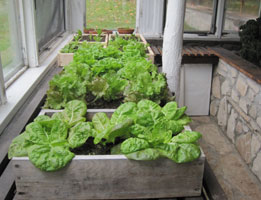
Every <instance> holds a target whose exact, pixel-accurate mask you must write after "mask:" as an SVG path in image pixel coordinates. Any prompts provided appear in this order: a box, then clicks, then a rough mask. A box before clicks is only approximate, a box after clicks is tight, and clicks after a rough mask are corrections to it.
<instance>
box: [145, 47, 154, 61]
mask: <svg viewBox="0 0 261 200" xmlns="http://www.w3.org/2000/svg"><path fill="white" fill-rule="evenodd" d="M147 49H148V52H149V53H148V54H147V56H148V59H149V60H150V61H151V62H152V63H154V61H155V53H154V52H153V51H152V49H151V48H150V47H148V48H147Z"/></svg>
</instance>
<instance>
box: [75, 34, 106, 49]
mask: <svg viewBox="0 0 261 200" xmlns="http://www.w3.org/2000/svg"><path fill="white" fill-rule="evenodd" d="M90 36H98V34H82V37H83V38H84V37H90ZM101 36H103V37H105V41H104V42H97V41H87V40H81V41H80V43H82V42H83V41H86V42H87V43H100V44H102V45H103V46H105V47H106V46H107V44H108V38H109V36H108V34H101ZM71 41H73V39H72V40H71Z"/></svg>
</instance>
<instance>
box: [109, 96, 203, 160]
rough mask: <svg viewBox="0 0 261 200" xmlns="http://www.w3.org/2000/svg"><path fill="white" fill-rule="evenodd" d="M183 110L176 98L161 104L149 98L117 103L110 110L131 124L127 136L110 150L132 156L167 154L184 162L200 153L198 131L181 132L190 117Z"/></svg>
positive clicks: (142, 156)
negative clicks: (121, 103) (117, 105)
mask: <svg viewBox="0 0 261 200" xmlns="http://www.w3.org/2000/svg"><path fill="white" fill-rule="evenodd" d="M185 111H186V107H182V108H178V106H177V103H176V102H169V103H167V104H166V105H165V106H164V107H163V108H161V107H160V106H159V105H158V104H156V103H155V102H152V101H150V100H142V101H140V102H139V103H137V104H135V103H125V104H123V105H121V106H120V107H119V108H118V109H117V111H116V112H115V113H114V114H115V115H116V116H118V118H119V119H122V120H123V119H124V120H126V119H132V120H133V121H134V124H133V125H132V126H131V127H130V137H129V138H127V139H126V140H125V141H124V142H123V143H121V144H120V145H118V146H115V147H114V148H113V149H112V151H111V152H112V153H113V154H118V153H123V154H124V155H126V157H127V158H129V159H134V160H155V159H157V158H159V157H167V158H169V159H171V160H173V161H174V162H176V163H185V162H190V161H193V160H195V159H197V158H198V157H199V156H200V148H199V146H198V144H197V141H198V139H199V138H200V137H201V134H200V133H199V132H194V131H187V130H185V131H183V132H181V131H182V130H183V129H184V126H185V125H187V124H188V123H189V122H190V121H191V120H190V118H189V117H188V116H186V115H185ZM119 119H118V120H119ZM111 120H113V118H112V119H111Z"/></svg>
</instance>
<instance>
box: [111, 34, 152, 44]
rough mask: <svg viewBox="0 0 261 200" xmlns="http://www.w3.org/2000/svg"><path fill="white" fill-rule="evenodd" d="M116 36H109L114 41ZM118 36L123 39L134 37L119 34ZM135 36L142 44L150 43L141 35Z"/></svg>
mask: <svg viewBox="0 0 261 200" xmlns="http://www.w3.org/2000/svg"><path fill="white" fill-rule="evenodd" d="M115 36H116V34H110V35H109V40H113V39H114V38H115ZM118 36H120V37H123V38H129V37H131V36H132V35H130V34H118ZM135 36H136V38H137V40H138V41H139V42H142V43H144V44H148V42H147V41H146V39H145V38H144V37H143V35H141V34H135Z"/></svg>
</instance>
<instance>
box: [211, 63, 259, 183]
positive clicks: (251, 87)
mask: <svg viewBox="0 0 261 200" xmlns="http://www.w3.org/2000/svg"><path fill="white" fill-rule="evenodd" d="M260 91H261V85H260V84H258V83H257V82H255V81H254V80H252V79H251V78H249V77H247V76H246V75H244V74H243V73H241V72H239V71H238V70H237V69H235V68H234V67H233V66H231V65H229V64H228V63H226V62H225V61H224V60H222V59H220V60H219V63H218V65H217V66H216V67H215V69H214V73H213V81H212V94H211V104H210V115H212V116H215V117H216V119H217V122H218V124H219V126H220V127H221V129H222V130H223V131H224V132H225V133H226V135H227V137H228V138H229V139H230V141H231V142H232V143H233V144H234V145H235V147H236V149H237V150H238V152H239V154H240V155H241V157H242V159H243V160H244V161H245V163H246V164H247V165H248V167H249V168H250V169H251V170H252V171H253V172H254V174H255V175H256V176H257V177H258V178H259V180H261V131H260V130H261V93H260Z"/></svg>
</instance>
